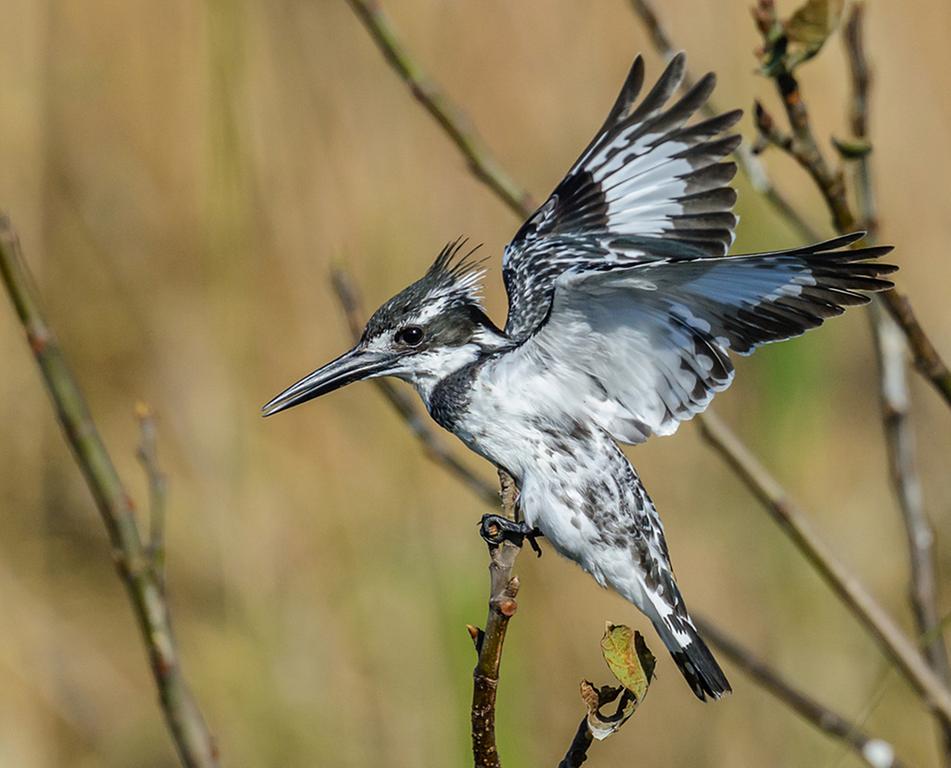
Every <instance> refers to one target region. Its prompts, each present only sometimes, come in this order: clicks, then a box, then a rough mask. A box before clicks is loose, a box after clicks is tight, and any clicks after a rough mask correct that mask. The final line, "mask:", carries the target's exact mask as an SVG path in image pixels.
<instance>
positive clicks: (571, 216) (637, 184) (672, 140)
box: [503, 54, 741, 339]
mask: <svg viewBox="0 0 951 768" xmlns="http://www.w3.org/2000/svg"><path fill="white" fill-rule="evenodd" d="M684 62H685V58H684V56H683V54H678V55H677V56H675V57H674V58H673V59H672V60H671V62H670V64H669V65H668V66H667V69H666V70H665V71H664V73H663V74H662V75H661V77H660V79H659V80H658V81H657V83H656V85H654V87H653V88H652V89H651V90H650V92H649V93H648V94H647V95H646V96H645V97H644V98H643V99H642V100H641V101H640V103H639V104H636V105H635V101H636V99H637V97H638V94H639V93H640V90H641V87H642V85H643V83H644V62H643V60H642V59H641V57H640V56H638V57H637V58H636V59H635V60H634V64H633V65H632V66H631V70H630V73H629V74H628V77H627V80H626V81H625V83H624V87H623V88H622V90H621V93H620V95H619V96H618V98H617V101H616V102H615V104H614V107H613V108H612V110H611V112H610V114H609V115H608V117H607V120H606V121H605V123H604V125H603V126H602V127H601V129H600V130H599V131H598V133H597V135H596V136H595V138H594V139H593V140H592V141H591V144H590V145H589V146H588V148H587V149H585V151H584V152H583V153H582V154H581V157H580V158H579V159H578V160H577V162H576V163H575V164H574V165H573V166H572V168H571V170H569V171H568V174H567V175H566V176H565V178H564V179H563V180H562V182H561V183H560V184H559V185H558V187H557V188H556V189H555V191H554V192H553V193H552V195H551V197H549V198H548V200H547V201H546V202H545V203H544V205H542V206H541V207H540V208H539V209H538V210H537V211H536V212H535V214H534V215H533V216H532V217H531V218H530V219H529V220H528V221H527V222H525V224H523V225H522V227H521V229H520V230H519V231H518V233H517V234H516V236H515V238H514V239H513V240H512V242H511V243H510V244H509V245H508V247H507V248H506V249H505V257H504V260H503V277H504V280H505V287H506V290H507V292H508V295H509V316H508V321H507V323H506V327H505V330H506V333H507V334H509V335H510V336H512V337H513V338H515V339H524V338H526V337H528V336H529V335H531V334H532V333H533V332H534V331H535V330H536V329H537V328H538V327H539V326H540V325H541V324H542V323H543V322H544V321H545V318H546V317H547V315H548V311H549V309H550V305H551V300H552V292H553V290H554V284H555V280H556V279H557V278H558V277H559V275H561V274H562V273H564V272H566V271H568V270H572V271H584V270H591V269H610V268H617V267H626V266H632V265H634V264H638V263H642V262H644V261H650V260H653V259H659V258H664V257H665V256H667V255H669V254H672V253H680V254H681V255H683V254H686V255H693V256H697V257H700V256H722V255H724V254H725V253H726V252H727V249H728V248H729V246H730V245H731V244H732V242H733V230H734V228H735V226H736V217H735V216H734V215H733V213H731V212H730V211H731V209H732V207H733V204H734V203H735V201H736V193H735V192H734V191H733V189H731V188H730V187H729V186H728V184H729V182H730V180H731V179H732V178H733V175H734V174H735V172H736V166H735V165H734V164H733V163H731V162H721V158H723V156H725V155H727V154H729V153H730V152H732V151H733V150H734V149H736V147H737V145H738V144H739V142H740V137H739V136H735V135H729V136H724V135H722V134H723V132H724V131H726V130H728V129H729V128H730V127H731V126H732V125H733V124H734V123H735V122H736V121H737V120H738V119H739V117H740V115H741V112H740V111H739V110H737V111H733V112H727V113H725V114H723V115H719V116H718V117H714V118H711V119H708V120H704V121H702V122H698V123H694V124H692V125H689V126H688V125H687V121H688V120H689V119H690V118H691V116H693V115H694V113H696V111H697V110H698V109H700V107H702V106H703V104H704V103H705V102H706V101H707V98H708V97H709V96H710V93H711V91H712V90H713V87H714V83H715V77H714V75H713V74H708V75H706V76H705V77H703V78H701V79H700V80H699V81H698V82H697V83H696V85H694V86H693V87H692V88H691V89H690V90H689V91H688V92H687V93H685V94H684V95H683V96H682V97H681V98H679V99H678V100H676V101H674V102H673V103H672V104H670V105H669V106H667V102H668V101H670V99H671V97H672V96H673V94H674V92H675V91H676V90H677V88H678V87H679V86H680V84H681V82H682V80H683V75H684V66H685V64H684Z"/></svg>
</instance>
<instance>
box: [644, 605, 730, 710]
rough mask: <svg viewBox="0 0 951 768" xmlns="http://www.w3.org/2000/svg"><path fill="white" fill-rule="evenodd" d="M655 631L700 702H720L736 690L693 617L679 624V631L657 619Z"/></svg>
mask: <svg viewBox="0 0 951 768" xmlns="http://www.w3.org/2000/svg"><path fill="white" fill-rule="evenodd" d="M654 628H655V629H656V630H657V634H658V635H660V638H661V640H663V641H664V645H666V646H667V650H668V651H670V655H671V656H673V658H674V661H675V662H676V664H677V667H678V668H679V669H680V672H681V674H682V675H683V676H684V679H686V681H687V684H688V685H689V686H690V688H691V690H692V691H693V692H694V694H695V695H696V697H697V698H698V699H700V701H706V700H707V697H710V698H711V699H713V700H716V699H719V698H720V697H721V696H723V695H724V694H726V693H730V692H731V691H732V690H733V689H732V688H731V687H730V683H729V682H728V681H727V679H726V675H725V674H723V670H722V669H720V665H719V664H717V660H716V659H715V658H713V654H712V653H711V652H710V649H709V648H707V644H706V643H705V642H703V638H702V637H700V633H699V632H697V628H696V627H695V626H694V625H693V622H692V621H690V619H689V618H688V619H687V620H686V621H679V622H678V624H677V629H676V630H672V629H671V627H670V626H669V625H668V623H667V622H666V621H665V620H663V619H657V620H655V621H654Z"/></svg>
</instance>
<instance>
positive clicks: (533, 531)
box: [479, 515, 544, 557]
mask: <svg viewBox="0 0 951 768" xmlns="http://www.w3.org/2000/svg"><path fill="white" fill-rule="evenodd" d="M479 535H480V536H482V538H483V539H485V542H486V544H488V545H489V546H496V547H497V546H498V545H499V544H501V543H502V542H503V541H510V542H512V544H514V545H515V546H517V547H521V546H522V545H523V544H524V543H525V540H526V539H528V543H529V545H530V546H531V548H532V550H533V551H534V552H535V554H536V555H537V556H538V557H541V556H542V548H541V547H540V546H539V545H538V537H539V536H543V535H544V534H543V533H542V532H541V531H540V530H538V528H532V527H531V526H529V525H528V523H526V522H525V521H524V520H522V521H520V522H517V523H516V522H515V521H513V520H509V519H508V518H507V517H503V516H502V515H483V516H482V522H481V523H479Z"/></svg>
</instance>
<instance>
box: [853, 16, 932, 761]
mask: <svg viewBox="0 0 951 768" xmlns="http://www.w3.org/2000/svg"><path fill="white" fill-rule="evenodd" d="M864 20H865V5H864V3H861V2H859V3H855V4H854V5H853V6H852V10H851V12H850V14H849V18H848V21H847V23H846V25H845V30H844V40H845V48H846V54H847V57H848V62H849V72H850V74H851V80H852V102H851V109H850V123H851V127H852V134H853V135H854V136H855V138H857V139H860V140H865V141H866V142H867V139H868V135H869V132H868V122H869V120H868V113H869V108H868V103H869V93H870V90H871V82H872V77H871V72H870V70H869V66H868V60H867V59H866V56H865V47H864ZM855 181H856V187H857V190H856V191H857V194H856V198H857V199H858V204H859V207H860V210H861V211H862V219H863V221H864V226H865V227H866V229H867V231H868V233H869V237H870V239H872V240H874V239H875V238H876V235H877V233H878V226H879V221H878V215H877V211H876V204H875V187H874V184H873V183H872V167H871V157H870V156H869V155H865V156H863V157H861V158H859V159H858V161H857V163H856V171H855ZM869 318H870V320H871V324H872V332H873V336H874V338H875V351H876V358H877V360H878V370H879V382H880V386H879V391H880V395H881V406H882V417H883V425H884V431H885V442H886V446H887V449H888V460H889V466H890V469H891V479H892V485H893V487H894V491H895V495H896V498H897V500H898V506H899V508H900V509H901V513H902V520H903V522H904V526H905V533H906V535H907V539H908V553H909V560H910V565H911V583H910V588H909V595H910V599H911V606H912V611H913V613H914V616H915V622H916V625H917V629H918V632H919V634H920V635H921V636H922V637H923V638H924V643H925V654H926V656H927V659H928V663H929V664H930V665H931V668H932V669H933V670H934V671H935V673H936V674H937V675H938V676H939V677H940V678H941V679H942V680H943V681H944V683H945V685H949V684H951V665H949V663H948V653H947V648H946V647H945V644H944V638H943V636H942V633H941V630H940V628H939V622H940V617H939V614H938V585H937V578H936V574H937V566H936V563H935V551H934V541H935V536H934V527H933V526H932V524H931V521H930V520H929V518H928V515H927V513H926V512H925V509H924V503H923V499H922V489H921V481H920V479H919V477H918V466H917V459H916V456H915V437H914V431H913V429H912V425H911V415H910V399H909V393H908V378H907V375H906V371H905V360H906V354H907V344H906V343H905V339H904V336H903V335H902V333H901V331H900V330H899V328H898V326H897V325H896V324H895V322H894V320H893V319H892V318H891V317H890V316H889V315H888V314H887V313H886V312H885V311H884V310H883V308H882V307H881V305H880V304H879V303H878V302H876V303H875V304H874V305H873V306H872V311H871V312H870V313H869ZM939 720H940V727H941V740H942V747H943V752H944V764H945V765H946V766H949V765H951V721H949V720H948V719H947V717H945V716H939Z"/></svg>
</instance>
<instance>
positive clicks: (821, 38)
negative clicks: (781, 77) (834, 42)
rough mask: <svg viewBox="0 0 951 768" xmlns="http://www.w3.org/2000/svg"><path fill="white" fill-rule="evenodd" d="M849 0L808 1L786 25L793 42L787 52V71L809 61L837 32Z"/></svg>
mask: <svg viewBox="0 0 951 768" xmlns="http://www.w3.org/2000/svg"><path fill="white" fill-rule="evenodd" d="M844 5H845V0H806V3H805V5H803V6H802V7H800V8H799V9H798V10H797V11H796V12H795V13H794V14H793V15H792V16H790V17H789V19H788V20H787V21H786V23H785V24H784V25H783V28H784V30H785V33H786V38H787V40H788V41H789V42H788V45H787V49H786V56H785V58H786V62H785V63H786V68H787V69H789V70H792V69H793V68H794V67H796V66H798V65H799V64H802V63H803V62H804V61H808V60H809V59H811V58H812V57H813V56H815V55H816V54H817V53H819V49H821V48H822V46H823V45H824V44H825V41H826V40H828V39H829V36H830V35H831V34H832V33H833V32H835V30H836V27H838V26H839V21H840V20H841V18H842V9H843V7H844Z"/></svg>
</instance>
